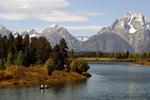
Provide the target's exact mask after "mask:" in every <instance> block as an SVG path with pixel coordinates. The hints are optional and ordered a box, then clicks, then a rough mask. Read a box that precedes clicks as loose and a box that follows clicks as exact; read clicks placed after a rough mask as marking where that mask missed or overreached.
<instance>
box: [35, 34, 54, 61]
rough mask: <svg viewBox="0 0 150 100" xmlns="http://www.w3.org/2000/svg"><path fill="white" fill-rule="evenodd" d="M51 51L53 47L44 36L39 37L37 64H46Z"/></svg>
mask: <svg viewBox="0 0 150 100" xmlns="http://www.w3.org/2000/svg"><path fill="white" fill-rule="evenodd" d="M51 51H52V50H51V46H50V43H49V42H48V41H47V39H46V38H45V37H42V36H41V37H39V39H38V42H37V50H36V57H37V63H39V64H44V63H45V62H46V60H47V59H48V58H49V57H50V53H51Z"/></svg>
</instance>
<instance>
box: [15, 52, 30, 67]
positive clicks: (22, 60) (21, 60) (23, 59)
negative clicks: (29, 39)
mask: <svg viewBox="0 0 150 100" xmlns="http://www.w3.org/2000/svg"><path fill="white" fill-rule="evenodd" d="M16 65H17V66H21V65H22V66H26V67H27V66H29V64H28V62H27V58H26V56H25V55H24V54H23V52H22V51H19V53H18V57H17V60H16Z"/></svg>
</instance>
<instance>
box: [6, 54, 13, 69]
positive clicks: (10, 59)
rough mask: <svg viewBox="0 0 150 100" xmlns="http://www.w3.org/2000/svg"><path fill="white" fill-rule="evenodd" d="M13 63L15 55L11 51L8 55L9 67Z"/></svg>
mask: <svg viewBox="0 0 150 100" xmlns="http://www.w3.org/2000/svg"><path fill="white" fill-rule="evenodd" d="M12 64H13V55H12V53H9V54H8V56H7V67H10V66H11V65H12Z"/></svg>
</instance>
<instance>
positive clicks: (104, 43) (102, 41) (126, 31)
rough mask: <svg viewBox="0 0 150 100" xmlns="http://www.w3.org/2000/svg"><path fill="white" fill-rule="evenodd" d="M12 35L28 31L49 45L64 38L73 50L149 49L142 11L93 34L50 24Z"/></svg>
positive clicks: (148, 25) (147, 21)
mask: <svg viewBox="0 0 150 100" xmlns="http://www.w3.org/2000/svg"><path fill="white" fill-rule="evenodd" d="M10 32H11V31H9V30H8V29H6V28H5V27H4V26H2V25H0V34H1V35H2V36H4V35H6V36H8V35H9V34H10ZM12 33H13V35H14V37H16V36H17V35H18V34H21V35H22V36H23V37H24V36H25V34H29V36H30V37H39V36H42V35H44V36H45V37H46V38H47V39H48V41H49V42H50V43H51V45H52V47H53V46H54V45H55V44H58V43H59V40H60V39H61V38H64V39H65V40H66V42H67V44H68V47H69V49H74V50H75V51H98V50H100V51H103V52H118V51H124V52H126V51H127V50H128V51H130V52H136V53H143V52H149V51H150V18H147V17H144V16H143V15H142V14H141V13H137V12H127V13H125V14H124V15H123V17H122V18H121V19H116V20H115V21H114V23H112V25H110V26H107V27H104V28H102V29H101V30H100V31H99V32H98V33H97V34H96V35H94V36H91V37H87V36H79V37H74V36H72V35H71V34H70V33H69V32H68V31H67V29H66V28H64V27H62V26H58V25H57V24H53V25H52V26H49V27H47V28H46V29H45V30H43V32H42V33H39V32H37V31H36V30H34V29H30V30H27V31H24V32H18V31H12Z"/></svg>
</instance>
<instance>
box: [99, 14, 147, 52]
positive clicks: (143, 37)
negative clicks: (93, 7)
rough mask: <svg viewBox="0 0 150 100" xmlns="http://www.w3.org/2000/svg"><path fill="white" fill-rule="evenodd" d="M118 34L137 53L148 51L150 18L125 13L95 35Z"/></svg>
mask: <svg viewBox="0 0 150 100" xmlns="http://www.w3.org/2000/svg"><path fill="white" fill-rule="evenodd" d="M104 33H111V34H118V35H119V36H120V37H122V38H123V39H124V40H126V41H127V42H128V43H129V44H130V45H131V46H132V47H133V48H134V51H135V52H137V53H142V52H148V51H150V18H146V17H144V16H143V15H142V14H141V13H133V12H127V13H126V14H125V15H124V16H123V17H122V19H117V20H116V21H115V22H114V23H113V24H112V25H111V26H108V27H107V28H103V29H102V30H101V31H99V32H98V34H97V35H100V34H104Z"/></svg>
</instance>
